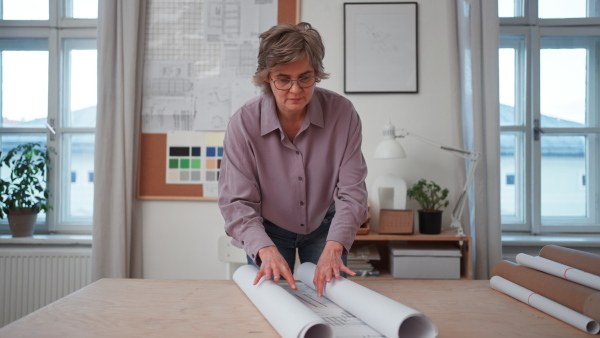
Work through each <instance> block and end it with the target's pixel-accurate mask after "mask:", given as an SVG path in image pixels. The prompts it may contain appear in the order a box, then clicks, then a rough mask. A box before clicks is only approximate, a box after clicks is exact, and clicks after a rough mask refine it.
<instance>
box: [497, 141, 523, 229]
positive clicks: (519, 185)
mask: <svg viewBox="0 0 600 338" xmlns="http://www.w3.org/2000/svg"><path fill="white" fill-rule="evenodd" d="M523 139H524V135H523V133H502V134H501V136H500V210H501V215H502V223H503V224H509V223H524V222H525V220H524V214H525V212H524V211H525V205H524V202H523V201H524V200H525V199H524V196H525V184H524V183H525V177H524V173H525V170H524V160H523V159H524V155H525V154H524V146H523Z"/></svg>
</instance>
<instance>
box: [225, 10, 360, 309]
mask: <svg viewBox="0 0 600 338" xmlns="http://www.w3.org/2000/svg"><path fill="white" fill-rule="evenodd" d="M324 55H325V47H324V46H323V43H322V40H321V36H320V35H319V33H318V32H317V31H316V30H315V29H314V28H312V27H311V25H310V24H308V23H304V22H303V23H299V24H298V25H292V24H281V25H277V26H274V27H272V28H271V29H270V30H268V31H267V32H265V33H263V34H261V35H260V47H259V53H258V68H257V70H256V74H255V75H254V82H255V84H256V85H257V86H260V87H262V92H263V94H262V95H260V96H258V97H256V98H254V99H251V100H250V101H248V102H247V103H246V104H245V105H244V106H243V107H241V108H240V109H239V110H238V111H237V112H236V113H235V114H234V115H233V116H232V117H231V120H230V121H229V125H228V127H227V132H226V134H225V143H224V147H225V152H224V155H223V161H222V164H221V175H220V178H219V207H220V209H221V213H222V214H223V217H224V219H225V231H226V233H227V234H228V235H229V236H231V237H232V238H233V241H232V242H233V244H234V245H237V246H239V247H241V248H243V249H244V250H245V251H246V253H247V255H248V263H249V264H255V265H256V266H258V267H259V268H260V270H259V272H258V273H257V275H256V279H255V280H254V284H256V283H258V281H259V280H260V278H261V277H263V276H265V278H267V279H269V278H271V277H272V278H273V279H274V280H275V281H278V280H279V279H280V278H281V277H283V278H285V280H286V281H287V283H288V284H289V285H290V287H291V288H292V289H296V284H295V282H294V278H293V271H294V264H295V260H296V250H297V253H298V257H299V258H300V262H302V263H303V262H313V263H315V264H316V265H317V268H316V271H315V277H314V284H315V286H316V288H317V294H318V296H319V297H321V296H322V294H323V288H324V286H325V282H331V281H332V279H333V278H339V277H340V273H347V274H350V275H355V273H354V272H352V271H351V270H350V269H349V268H348V267H346V263H345V262H346V261H345V258H346V257H345V255H346V254H347V253H348V251H349V250H350V247H351V245H352V243H353V241H354V238H355V236H356V232H357V230H358V228H359V227H360V225H361V224H362V223H363V222H364V221H365V220H366V219H367V190H366V186H365V177H366V175H367V166H366V163H365V160H364V157H363V155H362V152H361V142H362V134H361V132H362V126H361V121H360V118H359V116H358V114H357V112H356V110H355V109H354V107H353V106H352V103H351V102H350V101H349V100H347V99H346V98H344V97H342V96H341V95H338V94H336V93H333V92H331V91H329V90H325V89H322V88H318V87H316V86H315V84H316V83H317V82H319V81H320V80H321V79H326V78H327V77H328V74H327V73H325V72H324V69H323V63H322V60H323V57H324Z"/></svg>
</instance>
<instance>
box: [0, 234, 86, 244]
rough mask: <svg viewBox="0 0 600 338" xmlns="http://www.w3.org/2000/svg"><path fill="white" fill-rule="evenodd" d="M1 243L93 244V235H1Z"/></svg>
mask: <svg viewBox="0 0 600 338" xmlns="http://www.w3.org/2000/svg"><path fill="white" fill-rule="evenodd" d="M0 245H63V246H64V245H73V246H91V245H92V236H91V235H33V237H16V238H13V237H12V236H11V235H0Z"/></svg>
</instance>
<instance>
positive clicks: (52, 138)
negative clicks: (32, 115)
mask: <svg viewBox="0 0 600 338" xmlns="http://www.w3.org/2000/svg"><path fill="white" fill-rule="evenodd" d="M50 123H52V124H54V119H50ZM50 123H46V129H48V130H49V131H50V132H51V133H52V135H50V140H51V141H54V136H55V135H56V130H54V128H53V127H52V126H51V125H50Z"/></svg>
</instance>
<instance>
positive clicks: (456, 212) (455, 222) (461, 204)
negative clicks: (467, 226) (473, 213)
mask: <svg viewBox="0 0 600 338" xmlns="http://www.w3.org/2000/svg"><path fill="white" fill-rule="evenodd" d="M469 160H470V161H471V168H470V169H469V173H468V175H467V178H466V180H465V185H464V187H463V190H462V192H461V193H460V197H459V198H458V201H457V202H456V205H455V206H454V209H453V210H452V225H451V226H452V227H453V228H457V234H456V236H458V237H462V236H465V234H464V232H463V228H462V223H461V221H460V219H461V217H462V213H463V210H464V209H465V204H466V201H467V192H468V190H469V186H470V185H471V182H472V181H473V178H474V177H475V167H476V166H477V162H478V161H479V153H475V154H473V156H472V157H471V158H469Z"/></svg>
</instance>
